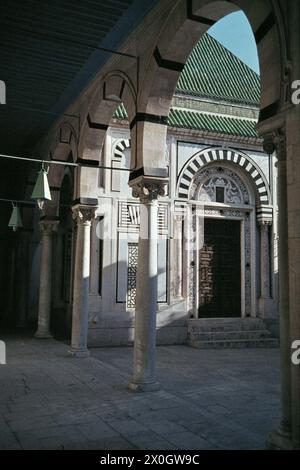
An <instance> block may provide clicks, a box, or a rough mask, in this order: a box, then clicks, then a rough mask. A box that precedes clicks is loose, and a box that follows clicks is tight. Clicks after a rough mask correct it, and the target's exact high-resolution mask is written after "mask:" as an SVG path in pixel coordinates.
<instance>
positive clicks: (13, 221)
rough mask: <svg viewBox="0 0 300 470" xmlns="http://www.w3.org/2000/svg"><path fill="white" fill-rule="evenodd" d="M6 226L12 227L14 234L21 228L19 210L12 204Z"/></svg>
mask: <svg viewBox="0 0 300 470" xmlns="http://www.w3.org/2000/svg"><path fill="white" fill-rule="evenodd" d="M8 226H9V227H12V229H13V231H14V232H16V231H17V229H18V228H21V227H23V223H22V217H21V212H20V209H19V207H18V206H17V205H14V203H13V210H12V213H11V216H10V219H9V222H8Z"/></svg>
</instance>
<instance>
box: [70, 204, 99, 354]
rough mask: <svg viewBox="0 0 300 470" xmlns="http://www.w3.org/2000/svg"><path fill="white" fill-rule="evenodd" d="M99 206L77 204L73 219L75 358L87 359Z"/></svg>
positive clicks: (73, 352)
mask: <svg viewBox="0 0 300 470" xmlns="http://www.w3.org/2000/svg"><path fill="white" fill-rule="evenodd" d="M96 210H97V206H89V205H83V204H76V205H75V206H73V208H72V211H73V218H74V219H75V221H76V223H77V231H76V248H75V266H74V283H73V311H72V338H71V350H70V354H71V355H72V356H74V357H87V356H89V351H88V348H87V335H88V321H89V284H90V242H91V223H92V219H94V218H95V213H96Z"/></svg>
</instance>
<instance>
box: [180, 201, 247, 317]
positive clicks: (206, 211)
mask: <svg viewBox="0 0 300 470" xmlns="http://www.w3.org/2000/svg"><path fill="white" fill-rule="evenodd" d="M187 212H188V213H189V215H188V216H187V217H186V221H185V223H186V225H187V227H186V234H187V242H186V245H187V246H186V250H187V256H186V263H187V265H186V272H187V311H188V314H189V317H190V318H196V319H198V318H199V315H198V312H199V274H200V273H199V269H200V266H199V250H200V249H201V246H202V245H201V240H202V238H203V230H204V220H205V218H210V219H222V220H234V221H239V222H240V250H241V253H240V260H241V318H244V317H255V312H256V256H255V245H256V243H255V239H256V232H255V211H254V206H252V205H247V206H235V207H232V206H230V205H225V204H222V205H218V204H216V203H210V204H208V205H206V204H205V205H203V203H201V202H198V201H192V203H190V204H188V205H187ZM201 229H202V233H201ZM235 318H236V317H235Z"/></svg>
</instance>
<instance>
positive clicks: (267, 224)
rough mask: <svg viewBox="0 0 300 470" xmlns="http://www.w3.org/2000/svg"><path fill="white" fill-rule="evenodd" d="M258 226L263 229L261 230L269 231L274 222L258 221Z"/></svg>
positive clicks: (267, 220)
mask: <svg viewBox="0 0 300 470" xmlns="http://www.w3.org/2000/svg"><path fill="white" fill-rule="evenodd" d="M258 225H259V226H260V227H261V229H267V228H268V227H270V226H271V225H272V220H271V219H260V220H258Z"/></svg>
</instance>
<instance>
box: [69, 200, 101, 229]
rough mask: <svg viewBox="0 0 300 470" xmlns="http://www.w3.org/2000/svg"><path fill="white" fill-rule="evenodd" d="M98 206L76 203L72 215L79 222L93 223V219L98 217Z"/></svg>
mask: <svg viewBox="0 0 300 470" xmlns="http://www.w3.org/2000/svg"><path fill="white" fill-rule="evenodd" d="M97 208H98V206H91V205H84V204H75V206H73V207H72V216H73V219H74V220H75V221H76V222H77V224H82V225H85V224H88V225H89V224H91V222H92V220H93V219H94V218H95V217H96V211H97Z"/></svg>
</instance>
